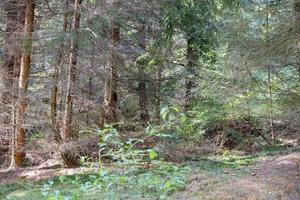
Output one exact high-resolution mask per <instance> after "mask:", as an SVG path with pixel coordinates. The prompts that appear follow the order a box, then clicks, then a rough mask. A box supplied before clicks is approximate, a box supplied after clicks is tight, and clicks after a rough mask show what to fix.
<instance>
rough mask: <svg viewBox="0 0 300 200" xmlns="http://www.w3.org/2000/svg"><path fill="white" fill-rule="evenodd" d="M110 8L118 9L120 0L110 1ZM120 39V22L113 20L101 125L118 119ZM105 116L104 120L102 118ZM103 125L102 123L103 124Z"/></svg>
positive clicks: (109, 37)
mask: <svg viewBox="0 0 300 200" xmlns="http://www.w3.org/2000/svg"><path fill="white" fill-rule="evenodd" d="M107 3H108V6H109V7H110V9H117V8H118V7H119V1H108V2H107ZM119 40H120V27H119V24H118V23H117V22H116V21H115V20H113V23H112V25H111V28H110V30H109V31H108V61H107V66H106V77H107V78H106V80H105V86H104V107H103V109H104V114H101V115H100V125H101V123H102V122H103V121H104V123H115V122H117V121H118V113H117V109H118V92H117V90H118V83H117V82H118V72H117V64H118V61H117V54H116V52H115V46H116V45H117V43H118V42H119ZM101 117H104V120H103V119H101ZM101 126H102V125H101Z"/></svg>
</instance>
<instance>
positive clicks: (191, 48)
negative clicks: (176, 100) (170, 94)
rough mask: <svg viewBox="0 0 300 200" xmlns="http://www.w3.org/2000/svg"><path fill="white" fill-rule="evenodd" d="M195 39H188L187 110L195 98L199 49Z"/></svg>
mask: <svg viewBox="0 0 300 200" xmlns="http://www.w3.org/2000/svg"><path fill="white" fill-rule="evenodd" d="M194 43H195V40H194V39H193V38H192V37H191V36H189V37H188V39H187V55H186V56H187V77H186V80H185V111H188V110H190V109H191V102H192V100H193V94H192V92H193V89H194V88H195V82H194V80H193V76H194V75H195V74H194V73H195V66H196V63H197V51H196V49H195V48H196V47H195V46H196V45H195V44H194Z"/></svg>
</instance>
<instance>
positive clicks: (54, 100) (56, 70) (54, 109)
mask: <svg viewBox="0 0 300 200" xmlns="http://www.w3.org/2000/svg"><path fill="white" fill-rule="evenodd" d="M64 6H65V7H64V24H63V34H65V33H66V32H67V28H68V8H69V0H65V2H64ZM63 49H64V43H63V42H62V43H61V45H60V46H59V50H58V51H59V53H58V56H57V61H56V64H55V66H54V76H53V79H54V83H53V88H52V92H51V120H52V128H53V131H54V139H55V140H57V141H61V139H62V138H61V135H60V126H59V123H58V122H59V119H58V112H59V111H58V106H57V101H58V97H59V91H58V86H59V85H58V84H59V77H60V72H61V62H62V58H63Z"/></svg>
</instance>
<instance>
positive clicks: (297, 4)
mask: <svg viewBox="0 0 300 200" xmlns="http://www.w3.org/2000/svg"><path fill="white" fill-rule="evenodd" d="M294 10H295V28H296V34H298V38H300V0H294ZM299 52H300V39H299V40H298V44H297V65H298V76H299V77H298V78H299V81H300V55H299Z"/></svg>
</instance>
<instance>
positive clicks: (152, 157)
mask: <svg viewBox="0 0 300 200" xmlns="http://www.w3.org/2000/svg"><path fill="white" fill-rule="evenodd" d="M156 157H157V153H156V151H154V150H153V149H151V150H150V151H149V158H150V159H151V160H153V159H155V158H156Z"/></svg>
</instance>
